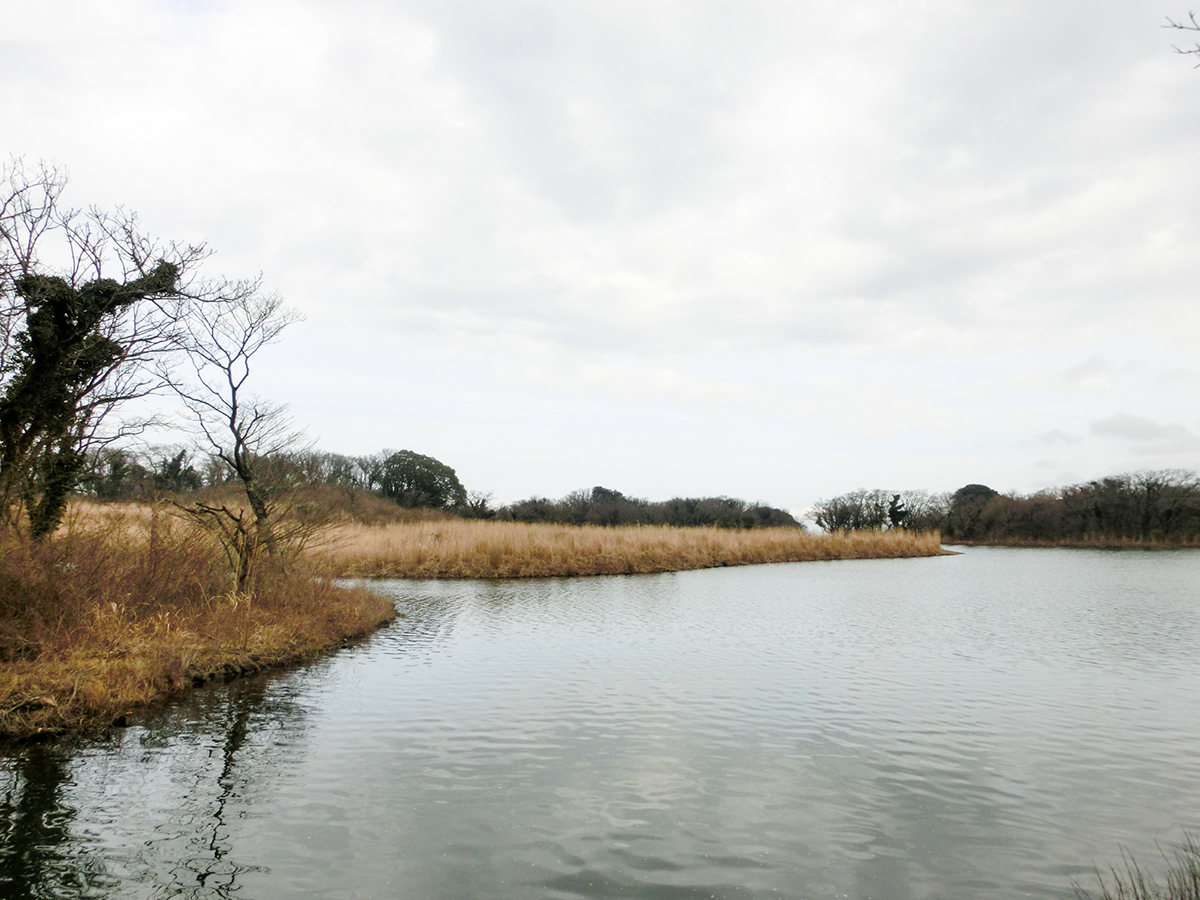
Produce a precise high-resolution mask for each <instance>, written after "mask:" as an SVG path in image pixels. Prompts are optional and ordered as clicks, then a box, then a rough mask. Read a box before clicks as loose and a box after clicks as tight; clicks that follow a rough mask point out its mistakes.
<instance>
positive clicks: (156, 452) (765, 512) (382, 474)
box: [85, 447, 801, 528]
mask: <svg viewBox="0 0 1200 900" xmlns="http://www.w3.org/2000/svg"><path fill="white" fill-rule="evenodd" d="M228 471H229V469H228V467H227V466H224V465H221V464H220V463H219V461H214V460H213V459H211V458H210V457H208V456H206V455H204V454H199V455H196V454H194V453H193V451H190V450H188V449H180V448H177V447H176V448H167V449H163V448H157V449H148V450H146V451H143V452H141V453H135V452H133V451H131V450H124V449H122V450H117V449H106V450H104V451H102V452H101V453H98V454H97V455H96V456H95V457H94V459H93V461H92V469H91V474H90V476H89V477H88V478H87V479H86V481H85V489H86V490H87V491H88V492H90V493H91V494H92V495H93V496H95V497H97V498H99V499H105V500H140V499H148V498H150V497H153V496H154V495H156V494H162V493H179V492H184V491H196V490H202V489H206V488H214V487H220V486H222V485H225V484H227V483H229V478H230V476H229V474H228ZM262 471H263V477H265V478H267V479H271V480H273V481H275V482H277V483H279V484H285V485H290V486H295V485H308V486H311V485H329V486H332V487H335V488H341V489H344V490H349V491H358V490H361V491H366V492H369V493H372V494H375V495H377V496H379V497H384V498H386V499H389V500H393V501H395V502H396V503H397V504H399V505H400V506H402V507H406V508H410V509H440V510H446V511H448V512H451V513H454V514H455V515H458V516H462V517H463V518H473V519H493V518H494V519H498V520H501V521H508V522H551V523H557V524H568V525H677V526H705V525H707V526H715V527H718V528H761V527H768V526H785V527H790V528H799V527H801V525H800V523H799V522H797V521H796V520H795V519H794V518H793V517H792V516H791V514H789V513H788V512H787V511H786V510H782V509H775V508H774V507H771V506H766V505H764V504H761V503H747V502H746V501H744V500H738V499H735V498H732V497H676V498H674V499H671V500H666V501H662V502H657V503H652V502H650V501H649V500H644V499H641V498H638V497H627V496H625V495H624V494H623V493H621V492H620V491H615V490H611V489H609V488H604V487H594V488H591V489H590V490H579V491H574V492H573V493H570V494H568V495H567V496H566V497H563V498H561V499H558V500H550V499H547V498H545V497H531V498H529V499H528V500H521V501H518V502H516V503H511V504H509V505H507V506H502V507H499V508H495V507H493V506H492V504H491V495H489V494H486V493H481V492H478V491H468V490H466V488H464V487H463V484H462V482H461V481H459V479H458V475H457V474H456V473H455V471H454V469H452V468H450V467H449V466H448V465H446V464H445V463H442V462H440V461H439V460H436V459H434V458H433V457H431V456H423V455H421V454H419V453H414V452H412V451H411V450H384V451H382V452H380V453H375V454H371V455H368V456H343V455H342V454H339V453H325V452H320V451H304V452H297V453H291V454H288V455H287V456H281V457H278V458H272V459H270V460H266V461H264V465H263V466H262Z"/></svg>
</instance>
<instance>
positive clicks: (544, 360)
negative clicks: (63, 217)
mask: <svg viewBox="0 0 1200 900" xmlns="http://www.w3.org/2000/svg"><path fill="white" fill-rule="evenodd" d="M1161 24H1162V21H1161V19H1160V17H1159V13H1157V12H1155V11H1153V10H1148V9H1145V8H1141V7H1137V6H1136V5H1134V4H1129V3H1126V2H1124V0H1103V2H1100V3H1093V4H1088V5H1086V6H1081V5H1079V4H1077V3H1074V2H1072V3H1063V4H1052V5H1050V6H1047V5H1046V4H1037V3H1032V2H1027V0H1017V2H1013V3H1006V4H1002V5H993V6H991V7H981V6H979V5H978V4H974V5H970V4H963V3H958V2H945V0H908V2H901V3H899V4H897V3H886V4H885V3H882V2H877V0H871V2H866V3H861V4H857V5H855V6H853V7H847V6H846V5H845V4H836V3H832V2H828V0H819V2H818V0H807V2H799V3H791V2H789V3H784V2H770V0H761V2H753V3H750V4H731V3H699V4H697V3H680V2H667V0H662V2H650V3H637V4H633V3H629V2H614V3H605V4H594V3H582V2H553V3H552V2H549V0H498V2H491V3H478V2H465V0H438V2H432V0H403V2H391V3H385V2H374V0H351V2H346V3H340V4H336V5H335V4H327V3H320V2H315V0H307V2H305V0H301V2H289V3H282V2H278V0H247V2H238V3H160V2H154V0H114V2H111V3H106V4H103V5H102V6H98V5H96V4H93V3H87V2H83V0H42V2H37V3H33V2H28V0H25V2H15V3H12V4H10V5H9V7H8V8H6V16H5V29H4V35H3V36H0V138H2V139H3V145H4V146H5V147H7V148H10V149H11V150H12V151H14V152H17V153H24V154H26V155H29V156H32V157H38V156H45V157H54V158H56V159H58V160H60V161H62V162H63V163H65V164H66V165H67V166H68V167H69V168H70V169H71V170H72V172H73V174H74V177H75V181H74V184H73V185H72V191H71V196H72V199H73V201H74V202H76V203H79V204H87V203H90V202H97V203H100V204H102V205H112V204H114V203H117V202H123V203H126V204H128V205H129V206H131V207H133V208H135V209H138V210H139V211H140V212H141V213H142V216H143V219H144V220H145V221H146V223H147V224H148V225H149V226H150V227H152V228H153V229H154V230H156V231H159V232H161V233H164V234H168V235H170V236H172V237H181V238H186V239H193V240H195V239H207V240H209V241H210V242H211V243H212V244H213V246H215V247H216V248H217V249H218V250H219V251H220V254H219V256H218V257H217V258H216V260H215V262H216V263H217V264H218V265H219V267H220V268H223V269H225V270H226V271H229V272H231V273H237V274H242V273H252V272H256V271H259V270H262V271H263V272H264V274H265V276H266V280H267V282H268V283H269V284H271V285H272V286H274V287H277V288H279V289H281V290H282V291H283V292H284V293H285V294H286V295H287V296H288V297H289V298H290V299H291V300H292V301H293V302H294V303H296V304H297V305H298V306H300V307H301V308H302V309H303V310H304V311H305V312H306V314H307V316H308V321H307V322H306V323H305V324H304V325H302V326H298V327H297V328H296V329H295V330H294V337H293V339H292V341H290V342H287V343H285V345H283V346H281V347H280V348H279V352H278V353H277V354H276V355H275V356H273V357H272V367H273V368H272V370H270V371H267V372H265V373H264V376H263V377H264V383H265V384H268V385H269V386H270V387H271V388H272V389H273V390H275V391H276V392H277V393H279V394H281V395H283V399H288V400H290V401H291V402H292V403H293V405H294V407H295V409H296V412H297V414H298V415H299V416H301V417H302V418H307V419H308V420H310V421H313V422H314V423H315V424H316V425H317V427H318V430H319V431H322V433H323V437H322V440H323V441H327V440H328V441H331V445H332V442H333V441H332V439H329V438H326V437H325V435H324V433H325V432H326V431H330V432H335V433H336V441H335V442H336V443H337V444H338V446H339V448H341V449H361V450H368V449H371V444H372V443H379V444H380V445H382V444H383V443H387V444H393V445H394V444H400V443H406V444H409V445H412V446H413V448H414V449H417V450H422V447H423V446H425V445H424V444H423V443H422V435H425V436H426V437H425V439H426V440H428V442H429V443H430V444H431V445H436V449H437V451H438V452H439V453H441V454H444V455H445V456H446V457H447V458H448V461H449V462H451V464H454V465H456V467H458V468H459V469H460V470H465V471H470V470H475V471H478V472H480V473H483V474H481V475H480V476H479V477H480V478H482V479H494V480H492V481H485V483H483V484H478V485H472V486H473V487H474V486H478V487H482V488H492V489H495V490H497V492H499V493H504V494H506V495H520V494H527V493H532V492H534V491H539V492H551V490H552V488H551V487H549V486H547V485H545V484H543V483H542V482H541V481H540V479H542V478H544V477H545V478H549V479H551V480H555V481H557V480H562V481H564V482H566V483H568V484H570V486H573V487H578V486H580V485H582V484H585V483H588V482H591V481H594V480H596V478H595V476H594V475H593V474H590V472H591V471H592V470H591V469H589V468H588V467H589V466H593V467H594V466H603V465H604V464H605V463H604V459H605V458H606V457H605V456H604V454H608V455H609V457H610V458H616V457H619V458H620V459H622V460H624V462H622V464H621V466H622V468H621V472H619V473H618V474H621V473H625V474H626V477H630V478H631V480H632V479H633V478H634V477H639V476H637V475H636V473H638V472H639V471H645V472H651V471H654V472H658V473H661V472H662V471H663V469H664V468H665V464H664V463H663V462H662V460H663V459H665V458H667V457H670V456H672V455H673V456H675V457H677V458H678V459H680V460H681V462H679V463H678V464H677V466H676V468H677V470H678V474H680V477H681V479H682V478H683V476H684V474H686V478H687V479H691V481H692V482H693V483H695V484H696V487H695V488H694V490H695V491H702V490H703V491H713V492H729V493H737V492H743V493H746V494H751V495H754V496H758V497H762V498H764V499H768V500H773V501H775V502H779V503H781V504H786V505H791V506H796V507H801V506H804V505H805V504H806V503H807V502H808V501H809V500H811V499H812V495H813V494H834V493H839V492H841V491H842V490H845V489H848V487H850V486H853V485H858V484H865V483H874V482H876V481H878V482H879V483H883V482H885V481H886V482H888V483H896V484H907V485H911V486H913V487H916V486H919V485H920V484H921V483H922V481H924V484H925V486H927V487H930V488H938V489H941V488H954V487H957V486H958V482H959V481H963V482H964V483H965V481H967V480H983V481H995V482H998V483H1004V484H1012V485H1016V486H1018V487H1022V488H1033V487H1038V486H1041V483H1042V482H1041V479H1042V478H1043V477H1045V473H1046V472H1048V471H1057V472H1066V471H1070V472H1081V473H1083V474H1084V476H1087V477H1091V476H1094V475H1102V474H1105V473H1106V472H1108V471H1113V470H1115V469H1116V468H1117V467H1119V466H1121V465H1123V464H1125V463H1127V462H1130V461H1133V462H1138V461H1140V460H1143V459H1144V458H1145V457H1144V453H1143V451H1145V452H1150V451H1151V450H1152V451H1153V454H1154V455H1153V459H1154V460H1156V461H1157V460H1161V461H1162V462H1163V463H1164V464H1170V465H1183V466H1195V465H1196V458H1197V457H1196V449H1197V448H1196V446H1195V444H1194V443H1193V442H1191V439H1190V437H1189V435H1190V434H1191V432H1190V431H1188V430H1187V429H1186V427H1185V426H1178V427H1179V428H1183V429H1184V431H1183V432H1175V431H1171V432H1170V433H1169V434H1168V433H1163V434H1160V435H1159V436H1158V437H1155V438H1135V437H1133V433H1134V432H1135V431H1138V429H1137V428H1135V427H1134V426H1132V425H1130V424H1129V422H1128V421H1126V420H1124V419H1119V420H1118V417H1112V416H1111V410H1112V409H1114V408H1116V409H1121V408H1126V409H1129V408H1136V409H1138V410H1139V411H1140V414H1141V415H1143V416H1144V417H1145V420H1146V421H1148V422H1152V423H1153V422H1173V421H1178V420H1179V419H1181V418H1183V417H1186V416H1191V415H1193V414H1194V413H1193V412H1192V410H1194V396H1193V393H1194V392H1193V391H1192V390H1191V388H1190V386H1191V385H1194V384H1195V383H1196V380H1197V378H1198V377H1200V361H1197V360H1196V358H1195V356H1196V355H1195V353H1194V346H1195V343H1196V340H1197V338H1200V307H1197V305H1196V304H1195V303H1194V301H1193V299H1192V298H1193V296H1194V288H1195V276H1194V257H1195V253H1194V248H1195V247H1196V246H1197V242H1198V239H1200V216H1198V214H1197V212H1196V210H1195V208H1194V204H1193V203H1192V200H1191V198H1192V197H1194V196H1195V194H1196V191H1197V188H1198V187H1200V173H1197V172H1196V170H1195V167H1194V165H1193V161H1194V159H1195V157H1196V153H1197V151H1198V150H1200V125H1197V124H1196V123H1197V122H1200V116H1198V115H1197V113H1200V74H1198V73H1195V72H1193V71H1192V70H1191V68H1190V67H1189V66H1188V65H1187V61H1186V60H1181V59H1180V58H1178V57H1176V56H1175V55H1174V54H1173V53H1172V51H1171V49H1170V43H1171V41H1170V37H1171V35H1170V34H1169V33H1167V32H1163V31H1162V29H1161V28H1160V25H1161ZM289 347H291V348H294V349H289ZM314 358H317V359H320V361H321V362H320V366H319V368H318V369H317V370H316V371H314V366H313V362H312V361H313V359H314ZM349 373H353V374H352V375H351V374H349ZM322 379H324V381H325V382H326V383H327V384H339V385H343V386H344V387H343V394H342V399H341V400H340V401H339V400H338V397H337V395H336V393H333V392H330V391H329V390H327V389H326V388H324V387H322V384H321V380H322ZM300 385H307V387H305V388H303V389H302V388H301V387H300ZM355 385H358V386H359V387H360V389H361V390H363V391H364V392H366V393H367V394H368V396H365V397H362V398H355V399H354V400H347V399H346V398H345V391H351V390H354V389H355ZM413 393H420V394H421V396H422V398H423V400H422V404H420V405H412V404H409V405H408V406H404V405H403V404H396V405H391V403H392V401H391V400H390V399H389V398H390V397H391V396H392V395H396V396H411V395H412V394H413ZM472 397H486V400H483V401H478V402H480V403H482V404H483V406H484V407H486V410H485V413H486V414H485V413H481V412H480V407H479V406H477V405H475V404H476V401H475V400H472V399H470V398H472ZM572 403H574V404H575V405H577V406H586V407H587V408H588V409H589V410H590V415H589V416H588V417H586V423H583V424H581V422H579V421H576V420H574V419H572V418H571V417H570V416H568V415H565V414H563V412H562V410H563V409H564V408H569V407H570V406H571V404H572ZM455 409H458V410H463V411H464V412H463V415H476V416H480V415H482V417H483V418H484V419H486V421H487V422H488V423H489V427H491V428H500V427H502V425H500V424H498V423H499V422H502V421H503V419H504V414H505V410H509V411H510V413H511V415H510V418H511V419H513V420H514V421H515V420H521V421H523V422H526V421H527V419H526V417H527V414H528V417H529V419H530V420H534V419H538V418H539V417H538V416H537V414H536V410H537V409H541V410H543V415H542V416H541V417H540V423H539V425H538V430H537V432H536V440H537V441H539V442H542V444H543V445H544V447H538V448H533V447H527V448H525V453H524V455H522V453H521V452H519V451H516V450H514V451H513V452H512V453H511V455H509V453H508V451H507V450H505V451H500V450H497V448H496V447H495V446H494V443H493V442H490V441H488V440H486V439H483V438H479V439H474V440H473V439H471V437H470V436H471V427H470V424H469V423H468V422H463V423H462V424H460V425H454V426H453V427H451V426H450V425H448V424H446V423H447V422H449V421H450V419H452V417H453V411H454V410H455ZM383 410H386V412H383ZM1184 410H1187V412H1184ZM531 411H532V412H531ZM381 414H382V415H385V416H386V419H385V420H383V421H380V420H379V418H378V416H380V415H381ZM628 417H632V418H633V419H636V420H637V421H638V423H639V424H638V426H637V427H638V428H639V429H640V430H641V433H640V436H639V438H638V440H637V443H636V445H630V446H622V445H620V444H619V442H616V441H614V442H600V444H599V445H598V444H597V442H596V441H595V439H594V435H593V433H592V431H590V430H589V429H590V428H592V427H596V423H597V422H606V423H607V426H604V427H608V428H610V430H611V431H612V432H613V433H614V434H619V433H621V431H622V430H623V429H625V428H626V427H628V421H629V418H628ZM656 422H661V423H663V424H661V425H660V424H656ZM681 423H682V424H681ZM1091 423H1095V425H1094V426H1093V425H1092V424H1091ZM1114 423H1115V424H1114ZM1122 423H1124V424H1122ZM1139 427H1140V426H1139ZM1161 427H1163V428H1168V430H1169V428H1170V427H1171V426H1161ZM728 428H740V429H742V430H743V433H746V429H750V430H751V431H753V433H754V434H755V435H756V437H755V440H756V441H759V442H762V443H763V444H765V445H768V446H770V447H772V448H776V449H773V450H771V451H770V452H769V453H767V452H765V451H763V450H762V449H761V447H755V448H751V449H746V448H744V447H743V449H742V450H741V451H739V450H738V446H739V443H738V442H737V441H733V440H729V441H728V442H727V439H726V437H725V435H724V432H723V429H728ZM389 429H392V430H391V431H389ZM400 429H402V430H403V431H404V432H405V434H406V435H408V436H409V437H406V438H405V440H403V441H402V440H400V439H399V438H395V439H393V438H385V439H383V440H380V438H381V436H382V435H384V434H391V433H393V431H394V430H400ZM1122 429H1126V430H1124V431H1122ZM1129 429H1132V430H1129ZM522 433H526V434H528V433H531V432H528V431H525V432H522V431H521V430H520V429H518V430H516V431H514V432H513V433H511V434H508V435H507V439H508V440H513V441H517V442H521V441H523V440H526V438H523V437H522ZM1138 433H1139V434H1146V433H1148V432H1146V430H1145V429H1144V428H1142V430H1141V431H1140V432H1138ZM1069 435H1087V436H1088V437H1086V438H1081V439H1080V440H1079V441H1078V442H1073V441H1071V440H1068V439H1067V437H1066V436H1069ZM685 436H686V437H685ZM1039 436H1040V437H1039ZM1114 438H1115V439H1116V440H1114ZM689 442H691V443H689ZM704 442H708V444H709V445H711V446H714V447H715V446H718V445H719V446H720V447H722V448H724V449H721V450H719V451H717V450H714V451H713V452H712V454H709V453H707V451H700V450H696V449H695V444H696V443H704ZM597 446H603V447H604V452H603V453H600V451H599V450H597V449H596V447H597ZM1048 446H1052V447H1054V449H1055V452H1057V453H1062V454H1064V455H1063V456H1062V457H1061V458H1056V459H1053V460H1045V459H1043V458H1041V457H1040V456H1038V454H1039V453H1045V452H1048V451H1047V447H1048ZM1138 447H1141V448H1143V450H1139V451H1138V453H1133V451H1132V450H1130V449H1129V448H1135V449H1136V448H1138ZM429 449H431V450H432V449H434V448H433V447H432V446H431V447H430V448H429ZM543 450H544V451H545V454H543ZM739 452H742V453H743V454H744V456H745V463H744V464H742V465H732V466H730V465H728V464H726V463H723V464H722V465H716V460H717V458H718V457H719V458H720V459H721V460H725V461H729V460H734V459H735V458H736V456H737V454H738V453H739ZM489 454H491V456H489ZM1130 454H1132V455H1130ZM1139 454H1142V455H1139ZM546 455H549V456H553V457H554V462H552V463H550V464H549V467H548V465H547V463H546V461H545V458H544V456H546ZM501 456H503V457H504V465H503V466H502V467H501V466H497V465H494V464H493V462H494V460H495V459H498V458H500V457H501ZM535 458H536V460H537V461H536V462H534V461H532V460H534V459H535ZM526 460H529V461H526ZM798 460H799V462H797V461H798ZM750 461H754V462H753V465H751V463H750ZM798 465H799V466H800V467H801V468H802V469H803V470H804V471H805V472H806V473H814V474H806V476H805V477H806V478H809V479H811V481H812V482H814V486H812V487H807V486H804V485H799V486H795V484H794V482H795V481H796V479H795V468H796V467H797V466H798ZM572 466H574V467H575V468H574V469H572V468H571V467H572ZM639 467H640V468H639ZM552 469H556V470H560V471H561V474H558V475H553V476H550V475H548V474H547V473H548V472H550V471H551V470H552ZM731 471H737V472H740V473H742V474H739V475H737V476H736V479H741V481H738V482H736V483H729V481H728V480H727V479H730V478H732V477H733V476H730V475H729V474H727V473H729V472H731ZM572 472H577V474H574V475H573V474H572ZM675 474H677V473H674V472H673V473H672V474H671V476H670V477H674V476H675ZM885 476H886V477H885ZM647 477H649V476H647ZM843 478H844V479H847V480H846V481H845V482H844V483H842V482H839V481H838V479H843ZM572 479H573V481H572ZM668 480H670V479H669V478H667V477H664V478H663V481H664V483H665V481H668ZM613 486H614V487H617V488H620V489H625V488H626V487H631V488H632V487H634V486H633V485H626V484H614V485H613ZM635 490H637V491H639V492H641V493H646V494H650V495H657V494H658V493H660V491H658V490H656V489H655V485H654V484H648V485H647V486H644V487H637V488H635ZM809 491H811V492H812V493H811V494H810V493H809Z"/></svg>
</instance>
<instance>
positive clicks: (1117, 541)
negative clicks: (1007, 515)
mask: <svg viewBox="0 0 1200 900" xmlns="http://www.w3.org/2000/svg"><path fill="white" fill-rule="evenodd" d="M945 543H946V545H947V546H950V547H1012V548H1014V549H1024V550H1037V549H1055V548H1059V549H1065V550H1146V551H1158V550H1200V542H1197V541H1181V542H1171V541H1143V540H1141V539H1135V538H1104V539H1096V540H1082V541H1080V540H1052V541H1039V540H992V541H967V540H961V539H956V540H947V541H945Z"/></svg>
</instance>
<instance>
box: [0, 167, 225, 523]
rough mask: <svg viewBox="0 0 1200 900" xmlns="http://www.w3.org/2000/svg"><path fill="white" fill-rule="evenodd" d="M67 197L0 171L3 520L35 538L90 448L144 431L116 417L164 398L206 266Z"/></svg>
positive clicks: (134, 225) (59, 510) (54, 176)
mask: <svg viewBox="0 0 1200 900" xmlns="http://www.w3.org/2000/svg"><path fill="white" fill-rule="evenodd" d="M66 184H67V176H66V173H65V172H63V171H62V170H61V169H59V168H57V167H56V166H54V165H53V164H49V163H39V164H38V165H35V166H29V165H26V164H25V162H24V161H23V160H22V159H19V158H17V159H13V160H12V161H11V162H9V163H8V164H7V165H5V166H3V167H2V168H0V521H2V522H3V523H4V524H6V525H8V526H9V527H14V528H20V527H21V525H22V524H23V523H25V524H27V525H28V528H29V532H30V534H31V535H32V536H33V537H35V538H37V537H42V536H44V535H47V534H50V533H52V532H53V531H54V530H55V529H56V528H57V527H58V523H59V522H60V520H61V518H62V514H63V511H64V509H65V507H66V501H67V497H68V496H69V494H70V492H71V491H72V490H73V489H74V488H75V487H77V486H78V484H79V483H80V479H81V478H82V477H83V475H84V473H85V471H86V456H87V452H88V450H89V448H92V449H94V448H95V447H96V446H97V445H98V444H100V443H103V442H105V441H112V440H114V439H117V438H119V437H121V436H123V435H128V434H130V433H131V432H138V431H140V430H141V429H143V428H144V427H145V426H146V424H147V423H146V422H145V421H137V420H131V419H130V418H128V417H122V416H120V415H114V413H115V412H116V411H117V410H118V408H119V407H121V406H122V404H126V403H127V402H128V401H130V400H134V399H137V398H140V397H144V396H146V395H147V394H150V393H152V392H154V391H155V390H156V389H158V388H159V387H160V386H161V381H160V380H159V379H158V378H157V377H156V376H155V374H154V373H155V371H156V369H161V368H162V367H163V364H164V361H165V359H166V358H167V357H168V356H170V355H171V354H172V353H174V352H175V350H176V348H177V346H178V338H179V334H180V325H181V323H182V322H183V321H184V320H185V319H187V318H188V317H189V316H191V315H193V314H194V313H195V311H196V308H197V303H199V302H200V301H201V300H202V298H201V296H200V293H198V292H197V291H193V290H191V289H190V288H191V285H190V283H189V278H190V276H191V273H192V270H193V269H194V267H195V266H196V264H197V263H199V262H200V261H201V260H203V259H204V258H206V257H207V256H208V251H207V249H206V248H205V247H204V246H203V245H200V246H193V245H183V244H175V243H161V242H158V241H155V240H152V239H150V238H148V237H147V236H145V234H143V232H142V231H141V228H140V226H139V224H138V221H137V217H136V216H135V215H134V214H132V213H129V212H126V211H125V210H123V209H119V208H118V209H117V210H116V211H115V212H111V213H110V212H105V211H102V210H99V209H96V208H94V207H93V208H91V209H89V210H88V211H86V212H81V211H79V210H76V209H72V208H69V207H67V206H65V205H64V204H63V201H62V193H63V191H64V189H65V187H66ZM155 362H157V363H158V364H159V365H158V366H155V365H152V363H155Z"/></svg>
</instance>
